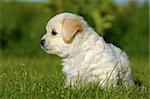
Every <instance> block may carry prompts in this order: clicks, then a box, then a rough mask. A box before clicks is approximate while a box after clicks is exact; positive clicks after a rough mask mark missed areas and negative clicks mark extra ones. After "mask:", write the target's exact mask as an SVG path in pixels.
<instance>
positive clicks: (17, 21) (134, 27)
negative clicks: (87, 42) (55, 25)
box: [0, 0, 149, 59]
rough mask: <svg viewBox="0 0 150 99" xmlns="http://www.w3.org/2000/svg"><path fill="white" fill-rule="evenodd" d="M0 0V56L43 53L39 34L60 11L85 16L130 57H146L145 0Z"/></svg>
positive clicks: (147, 31)
mask: <svg viewBox="0 0 150 99" xmlns="http://www.w3.org/2000/svg"><path fill="white" fill-rule="evenodd" d="M140 1H141V0H37V1H36V0H1V1H0V57H1V58H4V57H5V58H7V57H44V56H47V54H46V53H45V52H44V51H43V50H42V49H41V48H40V38H41V37H42V35H43V34H44V33H45V32H46V30H45V26H46V23H47V22H48V20H49V19H50V18H51V17H52V16H54V15H56V14H57V13H60V12H72V13H77V14H79V15H81V16H83V17H84V18H85V20H86V21H87V22H88V24H89V25H90V26H91V27H93V28H94V29H95V31H96V32H98V33H99V34H100V35H101V36H103V37H104V39H105V41H106V42H110V43H113V44H114V45H116V46H118V47H120V48H122V49H123V50H124V51H126V52H127V54H128V55H129V57H130V58H136V59H148V57H149V20H148V18H149V14H148V0H147V1H146V0H145V1H144V0H142V2H140Z"/></svg>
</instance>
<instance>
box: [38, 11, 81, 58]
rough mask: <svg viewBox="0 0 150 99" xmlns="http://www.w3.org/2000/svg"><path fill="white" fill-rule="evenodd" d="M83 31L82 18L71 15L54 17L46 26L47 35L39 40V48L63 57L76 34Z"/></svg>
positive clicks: (67, 52)
mask: <svg viewBox="0 0 150 99" xmlns="http://www.w3.org/2000/svg"><path fill="white" fill-rule="evenodd" d="M83 29H84V21H83V18H82V17H80V16H77V15H74V14H71V13H61V14H58V15H56V16H54V17H53V18H52V19H51V20H50V21H49V22H48V24H47V26H46V30H47V33H46V34H45V35H44V36H43V37H42V39H41V47H42V48H43V49H44V50H45V51H46V52H47V53H49V54H50V53H51V54H56V55H58V56H60V57H65V56H66V55H68V54H69V52H70V50H71V44H72V42H73V40H74V38H75V37H76V35H77V34H78V33H82V31H83Z"/></svg>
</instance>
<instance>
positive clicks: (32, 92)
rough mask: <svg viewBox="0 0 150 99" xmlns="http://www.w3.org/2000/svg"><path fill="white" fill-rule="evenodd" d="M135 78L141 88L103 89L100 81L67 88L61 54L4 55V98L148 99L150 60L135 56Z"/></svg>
mask: <svg viewBox="0 0 150 99" xmlns="http://www.w3.org/2000/svg"><path fill="white" fill-rule="evenodd" d="M131 63H132V71H133V77H134V79H136V80H141V81H142V86H141V87H133V88H130V89H128V90H127V89H124V88H122V87H121V86H120V87H117V88H111V89H106V88H105V89H102V88H100V87H98V86H97V85H96V84H91V85H87V86H83V87H80V88H76V87H74V88H71V87H65V76H64V75H63V73H62V71H61V69H62V66H61V61H60V59H59V58H58V57H51V56H50V57H37V58H15V57H14V58H2V57H1V58H0V98H1V99H8V98H11V99H43V98H44V99H45V98H48V99H51V98H52V99H59V98H64V99H85V98H86V99H98V98H100V99H148V98H149V80H148V79H149V71H148V69H149V68H148V60H144V59H143V60H137V59H131Z"/></svg>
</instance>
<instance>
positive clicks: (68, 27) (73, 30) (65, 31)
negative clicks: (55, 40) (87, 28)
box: [62, 17, 83, 44]
mask: <svg viewBox="0 0 150 99" xmlns="http://www.w3.org/2000/svg"><path fill="white" fill-rule="evenodd" d="M82 31H83V23H82V22H81V19H80V18H78V17H65V18H64V20H63V24H62V37H63V40H64V41H65V42H66V43H68V44H69V43H71V42H72V41H73V38H74V37H75V35H76V34H77V33H80V32H82Z"/></svg>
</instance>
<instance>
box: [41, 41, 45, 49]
mask: <svg viewBox="0 0 150 99" xmlns="http://www.w3.org/2000/svg"><path fill="white" fill-rule="evenodd" d="M44 45H45V40H44V39H42V40H41V46H43V47H44Z"/></svg>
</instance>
